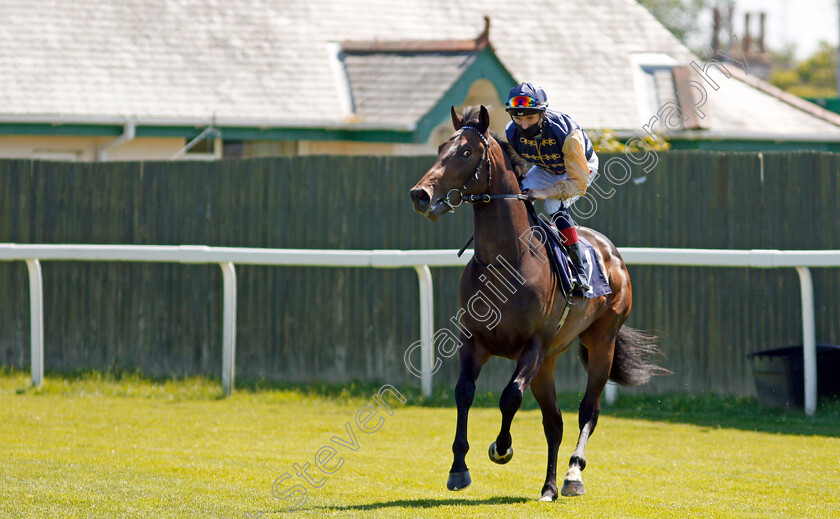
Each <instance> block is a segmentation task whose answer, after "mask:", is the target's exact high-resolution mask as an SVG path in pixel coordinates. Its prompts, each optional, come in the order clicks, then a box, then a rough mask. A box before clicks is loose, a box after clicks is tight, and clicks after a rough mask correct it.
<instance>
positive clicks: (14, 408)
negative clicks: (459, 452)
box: [0, 371, 840, 518]
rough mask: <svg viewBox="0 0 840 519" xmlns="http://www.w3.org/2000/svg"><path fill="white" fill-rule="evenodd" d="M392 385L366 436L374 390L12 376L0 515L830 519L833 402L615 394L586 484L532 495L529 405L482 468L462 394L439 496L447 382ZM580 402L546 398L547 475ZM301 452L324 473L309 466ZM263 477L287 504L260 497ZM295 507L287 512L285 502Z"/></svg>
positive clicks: (836, 445) (539, 454)
mask: <svg viewBox="0 0 840 519" xmlns="http://www.w3.org/2000/svg"><path fill="white" fill-rule="evenodd" d="M397 389H398V390H399V391H400V392H402V393H403V394H404V395H405V396H406V397H407V405H402V404H400V403H399V402H398V401H397V400H396V399H395V398H393V397H392V396H386V397H385V401H386V403H388V404H389V405H390V406H391V407H392V411H393V415H388V414H387V413H384V412H382V410H381V408H380V411H379V412H378V413H377V415H376V416H375V417H373V418H372V419H371V421H369V422H367V425H368V426H373V425H374V424H376V421H377V419H378V418H379V417H381V418H382V420H383V422H382V425H381V428H379V429H378V430H375V431H373V432H369V433H365V432H362V431H361V430H359V426H358V425H357V424H356V422H355V416H356V414H357V412H358V411H359V410H360V409H363V408H364V407H365V406H369V405H372V406H374V408H377V405H376V404H375V403H374V402H373V401H372V400H371V399H370V397H371V396H372V395H374V394H375V393H376V392H377V391H378V390H379V386H372V385H364V384H349V385H344V386H326V385H320V386H306V387H291V386H288V387H268V386H266V385H265V384H251V385H250V386H247V387H246V388H245V389H240V390H239V391H237V392H236V393H235V394H234V395H233V396H232V397H230V398H222V397H221V396H222V395H221V389H220V388H219V385H218V383H216V382H214V381H211V380H207V379H203V378H188V379H182V380H170V381H153V380H147V379H143V378H140V377H137V376H131V375H128V376H113V375H108V374H98V373H92V374H82V375H80V376H74V377H61V376H50V377H48V378H47V380H46V382H45V384H44V385H43V386H42V387H41V388H29V387H28V378H27V375H26V374H25V373H22V372H9V371H3V372H0V424H2V426H0V452H2V454H0V463H1V464H0V516H2V517H13V518H14V517H56V518H60V517H149V518H151V517H154V518H166V517H173V518H175V517H177V518H182V517H240V518H241V517H260V516H261V517H279V516H283V517H288V516H293V517H301V518H304V517H418V516H422V517H424V518H446V517H461V516H470V517H516V516H521V517H557V516H583V515H585V516H587V517H610V518H616V517H678V518H684V517H756V518H759V517H760V518H766V517H785V518H787V517H826V518H837V517H840V489H839V488H838V482H840V405H838V403H837V402H832V403H828V404H824V405H822V406H821V407H820V409H819V410H818V414H817V416H816V417H813V418H808V417H805V416H804V415H803V414H802V413H801V412H798V411H782V410H768V409H765V408H762V407H760V406H759V405H758V404H757V403H756V402H755V400H751V399H737V398H719V397H712V396H709V395H669V396H664V397H650V396H647V397H639V396H626V395H622V396H620V398H619V402H618V403H617V405H616V406H614V407H611V408H605V410H604V412H603V414H602V416H601V420H600V422H599V424H598V429H597V431H596V433H595V435H594V436H593V438H592V440H591V441H590V443H589V448H588V450H587V459H588V461H589V466H588V467H587V469H586V470H585V471H584V473H583V477H584V483H585V484H586V494H585V495H583V496H581V497H576V498H560V499H559V500H558V501H556V502H554V503H540V502H538V501H537V498H539V491H540V488H541V486H542V483H543V478H544V475H545V450H546V447H545V439H544V437H543V434H542V425H541V417H540V414H539V411H538V410H535V409H534V407H535V405H534V403H533V399H532V398H531V397H529V398H528V400H527V401H526V402H525V404H524V406H523V410H521V411H520V412H519V413H518V414H517V416H516V419H515V420H514V425H513V428H512V433H513V438H514V450H515V455H514V457H513V460H512V461H511V462H510V463H508V464H507V465H504V466H497V465H495V464H493V463H492V462H490V460H489V459H487V454H486V451H487V446H488V445H489V444H490V442H492V441H493V440H494V439H495V436H496V434H497V432H498V427H499V421H500V420H499V418H500V416H499V411H498V410H497V409H495V406H496V402H497V399H496V397H495V396H494V395H489V394H481V395H478V397H477V399H476V406H475V407H474V409H473V410H472V411H471V413H470V430H469V438H470V442H471V445H472V450H471V452H470V453H469V455H468V456H467V463H468V464H469V466H470V472H471V474H472V479H473V484H472V486H471V487H469V488H468V489H466V490H464V491H461V492H458V493H453V492H448V491H447V490H446V488H445V482H446V476H447V472H448V470H449V465H450V463H451V450H450V448H451V443H452V437H453V433H454V428H455V410H454V409H453V408H452V407H451V404H450V402H451V396H450V395H449V393H451V390H445V389H442V390H441V391H440V392H438V393H436V395H435V397H434V398H432V399H430V400H424V399H422V398H421V397H420V396H419V395H418V394H417V392H416V390H414V389H410V388H399V387H398V388H397ZM578 398H579V397H578V396H577V395H561V399H560V400H561V408H562V409H563V412H564V418H565V422H566V433H565V439H564V442H563V445H562V446H561V451H560V460H559V467H560V468H559V471H560V474H559V477H560V478H561V479H562V475H563V474H564V473H565V470H564V468H565V465H566V462H567V460H568V457H569V455H570V454H571V451H572V450H573V447H574V443H575V441H576V439H577V413H576V410H575V408H576V405H577V400H578ZM348 424H349V425H348ZM348 427H349V429H348ZM333 438H336V440H333ZM324 447H331V448H333V449H334V451H335V453H334V455H333V456H334V457H333V458H332V459H331V460H326V458H325V456H326V454H328V453H329V452H330V449H324ZM319 453H320V454H319ZM317 456H321V461H322V466H324V467H325V468H326V469H328V470H331V471H332V472H331V473H329V474H324V473H323V472H321V471H320V470H319V469H318V468H316V466H315V465H316V462H317V460H316V457H317ZM307 463H308V464H309V466H308V467H306V464H307ZM295 465H297V467H298V469H297V470H300V471H305V476H299V475H298V474H297V473H296V467H295ZM285 474H288V475H289V477H288V478H286V479H283V476H284V475H285ZM304 477H309V478H310V479H311V482H306V481H304ZM275 482H277V486H276V487H275V491H276V493H277V494H281V493H282V492H287V494H288V495H289V496H290V497H289V498H287V499H277V498H275V497H274V496H273V495H272V485H273V484H274V483H275ZM296 485H300V487H297V486H296ZM300 489H305V490H306V495H305V499H304V496H303V494H302V492H299V491H298V490H300ZM297 500H300V501H302V502H301V503H300V504H301V509H300V510H297V511H294V512H292V511H288V509H289V508H291V507H292V506H293V505H294V503H295V501H297Z"/></svg>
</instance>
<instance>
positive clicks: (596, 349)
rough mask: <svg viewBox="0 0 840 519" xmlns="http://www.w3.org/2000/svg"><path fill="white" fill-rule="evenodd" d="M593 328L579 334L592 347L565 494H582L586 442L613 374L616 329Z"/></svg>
mask: <svg viewBox="0 0 840 519" xmlns="http://www.w3.org/2000/svg"><path fill="white" fill-rule="evenodd" d="M591 331H592V328H590V329H588V330H587V331H586V332H584V334H582V335H581V337H580V338H581V342H583V344H584V345H586V346H587V348H588V350H589V362H588V364H589V365H588V368H589V374H588V377H587V383H586V393H585V394H584V396H583V400H582V401H581V403H580V410H579V414H578V425H579V426H580V436H579V437H578V442H577V447H576V448H575V452H574V453H573V454H572V457H571V459H570V460H569V472H567V473H566V477H565V479H564V480H563V489H562V490H561V491H560V493H561V494H563V495H564V496H579V495H581V494H583V479H582V478H581V471H582V470H583V469H585V468H586V443H587V442H588V441H589V438H590V436H592V433H593V432H595V426H596V425H597V424H598V416H599V415H600V414H601V393H602V392H603V390H604V386H606V385H607V380H608V379H609V376H610V368H611V367H612V359H613V351H614V349H615V331H612V332H609V333H608V334H607V336H604V335H603V334H599V335H600V337H599V336H598V335H596V333H593V332H591Z"/></svg>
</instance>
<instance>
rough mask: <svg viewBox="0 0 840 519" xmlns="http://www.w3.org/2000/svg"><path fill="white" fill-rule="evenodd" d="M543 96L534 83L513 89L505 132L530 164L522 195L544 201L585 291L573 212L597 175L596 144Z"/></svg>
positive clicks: (585, 285) (510, 141)
mask: <svg viewBox="0 0 840 519" xmlns="http://www.w3.org/2000/svg"><path fill="white" fill-rule="evenodd" d="M547 108H548V98H547V97H546V95H545V91H544V90H543V89H542V88H540V87H539V86H537V85H535V84H533V83H520V84H518V85H516V86H515V87H513V89H511V91H510V94H509V95H508V101H507V103H506V105H505V110H506V111H507V112H508V113H509V114H510V118H511V122H509V123H508V124H507V127H506V128H505V133H506V135H507V140H508V142H509V143H510V144H511V145H512V146H513V148H514V149H515V150H516V152H517V153H519V155H520V156H521V157H522V158H523V159H525V160H526V161H528V162H530V163H531V164H532V167H531V169H529V170H528V173H527V174H526V175H525V179H524V180H523V181H522V192H523V193H524V194H526V195H529V196H531V197H533V198H534V199H537V200H545V209H546V211H548V212H549V214H551V219H552V220H553V221H554V224H555V225H556V226H557V231H558V232H559V233H560V238H561V240H562V241H563V245H565V247H566V250H567V251H568V253H569V258H570V259H571V260H572V265H574V267H575V268H574V270H575V271H576V272H575V277H576V278H577V279H576V287H577V288H579V289H581V290H582V291H583V292H587V291H588V290H589V289H590V287H589V285H588V284H587V283H586V275H585V273H584V270H583V265H581V257H582V256H583V251H582V249H581V245H580V242H579V241H578V235H577V231H576V230H575V222H574V221H573V220H572V218H571V216H570V215H569V207H570V206H571V205H572V204H573V203H574V202H575V200H577V199H578V198H580V197H581V196H583V195H584V194H585V193H586V188H587V187H589V183H590V182H591V181H592V177H593V176H594V174H595V173H596V172H597V171H598V156H597V155H596V154H595V150H594V149H593V148H592V142H591V141H590V140H589V137H587V136H586V133H584V131H583V130H582V129H581V127H580V125H578V123H576V122H575V121H574V120H573V119H572V118H571V117H570V116H569V115H567V114H564V113H562V112H558V111H556V110H548V109H547Z"/></svg>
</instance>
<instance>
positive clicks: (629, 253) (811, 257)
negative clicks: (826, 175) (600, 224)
mask: <svg viewBox="0 0 840 519" xmlns="http://www.w3.org/2000/svg"><path fill="white" fill-rule="evenodd" d="M619 251H620V253H621V255H622V257H623V258H624V261H625V263H627V264H634V265H672V266H695V267H753V268H783V267H789V268H795V269H796V271H797V273H798V274H799V281H800V286H801V297H802V331H803V344H804V351H803V357H804V361H805V412H806V413H807V414H809V415H813V414H814V413H815V412H816V406H817V366H816V362H817V361H816V334H815V321H814V298H813V284H812V281H811V273H810V271H809V270H808V267H838V266H840V251H779V250H724V249H657V248H638V247H624V248H620V249H619ZM472 254H473V251H472V250H468V251H465V253H464V254H463V255H462V256H461V257H460V258H458V257H457V253H456V251H455V250H454V249H453V250H407V251H403V250H320V249H257V248H234V247H205V246H197V245H181V246H167V245H18V244H14V243H5V244H0V261H15V260H20V261H26V264H27V267H28V271H29V279H30V281H29V293H30V315H31V348H32V362H31V367H32V383H33V384H34V385H39V384H41V382H42V381H43V378H44V315H43V287H42V280H41V265H40V262H41V261H131V262H160V263H189V264H197V263H205V264H206V263H216V264H218V265H219V266H220V267H221V269H222V274H223V280H224V310H223V319H224V321H223V353H222V386H223V389H224V392H225V394H230V393H231V391H232V390H233V387H234V366H235V351H236V270H235V267H234V265H235V264H241V265H285V266H292V265H294V266H318V267H372V268H407V267H412V268H414V269H415V271H416V272H417V275H418V278H419V283H420V340H421V344H422V347H421V352H422V361H421V370H422V372H423V378H422V390H423V394H424V395H430V394H431V391H432V378H431V373H432V366H433V365H434V350H433V348H432V337H433V332H434V330H433V323H434V309H433V306H432V277H431V271H430V270H429V267H457V266H463V265H466V263H467V262H468V261H469V260H470V259H471V258H472ZM614 398H615V387H614V386H612V385H610V386H608V387H607V400H608V401H610V400H613V399H614Z"/></svg>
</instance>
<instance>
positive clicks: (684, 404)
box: [242, 381, 840, 437]
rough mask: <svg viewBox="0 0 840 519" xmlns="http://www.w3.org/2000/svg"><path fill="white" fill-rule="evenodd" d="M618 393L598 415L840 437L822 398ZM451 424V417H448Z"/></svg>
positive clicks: (308, 388) (324, 387)
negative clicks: (813, 401)
mask: <svg viewBox="0 0 840 519" xmlns="http://www.w3.org/2000/svg"><path fill="white" fill-rule="evenodd" d="M242 387H246V388H248V389H249V390H251V391H260V390H267V389H277V390H285V391H293V392H298V393H301V394H303V395H306V396H319V397H323V398H327V399H331V400H337V401H341V400H345V399H351V398H364V399H368V398H370V396H371V395H374V394H376V392H377V391H378V390H379V388H380V387H381V385H378V384H370V383H361V382H351V383H348V384H306V385H301V384H270V383H267V382H265V381H260V382H250V383H248V382H246V383H245V384H243V386H242ZM397 389H398V390H399V391H400V392H401V393H402V394H403V395H404V396H405V397H406V398H407V402H406V404H407V405H416V406H421V407H447V408H453V409H454V407H455V401H454V400H455V399H454V394H453V389H452V388H451V387H438V388H436V389H435V391H434V393H433V394H432V396H431V397H423V396H422V394H421V392H420V390H419V388H416V387H411V386H409V387H397ZM622 391H623V390H622V389H619V391H618V393H619V394H618V399H617V401H616V402H615V404H613V405H606V404H605V403H603V401H602V404H601V415H602V416H611V417H617V418H628V419H636V420H649V421H655V422H668V423H684V424H690V425H697V426H701V427H709V428H726V429H740V430H746V431H757V432H766V433H778V434H793V435H807V436H811V435H817V436H832V437H840V399H837V398H833V399H831V398H828V399H827V398H822V399H821V400H820V403H819V404H820V405H819V407H818V408H817V412H816V415H815V416H806V415H805V412H804V411H803V410H802V409H782V408H774V407H766V406H763V405H761V404H760V403H759V402H758V399H756V398H745V397H736V396H720V395H714V394H711V393H670V394H664V395H634V394H627V393H622ZM500 396H501V395H500V393H497V392H482V391H477V392H476V394H475V399H474V401H473V407H481V408H498V406H499V397H500ZM582 398H583V393H560V394H558V395H557V404H558V406H559V407H560V409H561V410H562V411H563V415H564V421H565V422H566V423H567V424H570V426H572V425H574V424H576V423H577V409H578V405H579V404H580V401H581V399H582ZM521 409H523V410H532V409H539V406H538V405H537V402H536V400H534V397H533V395H531V393H530V391H529V392H527V393H526V397H525V398H524V400H523V402H522V407H521ZM453 420H454V414H453Z"/></svg>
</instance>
